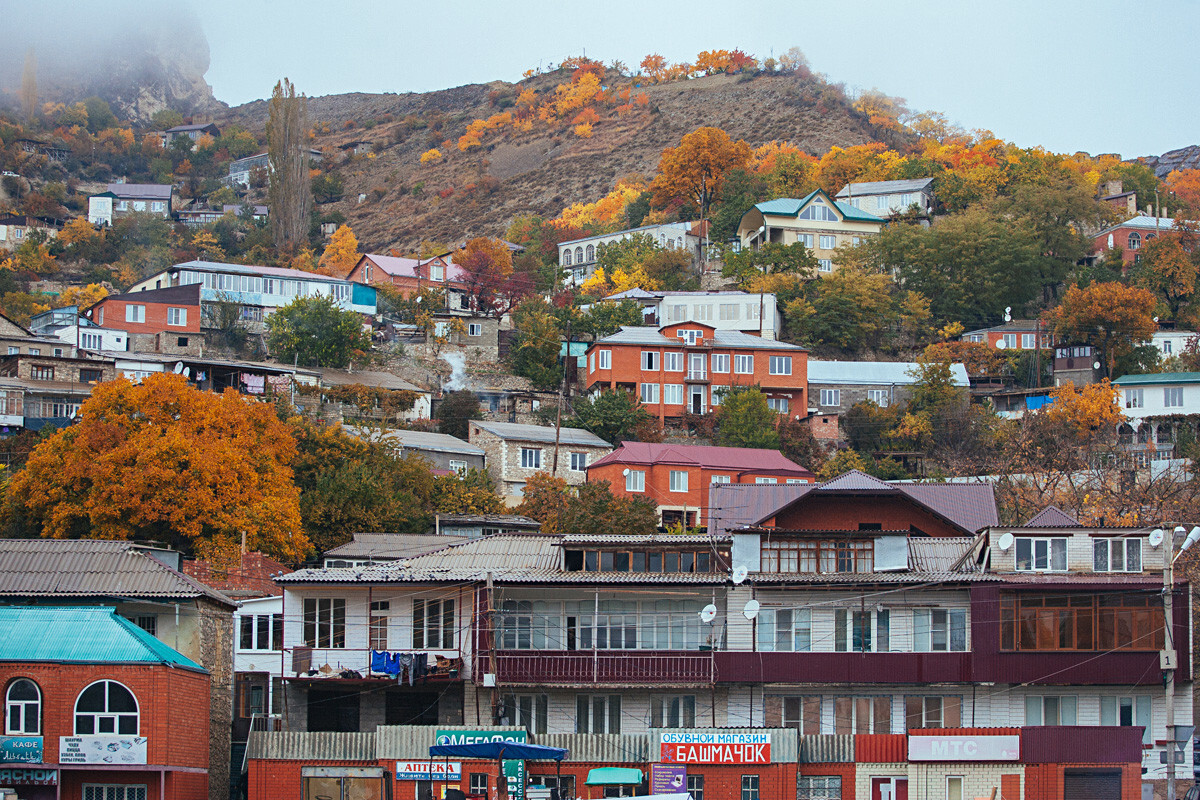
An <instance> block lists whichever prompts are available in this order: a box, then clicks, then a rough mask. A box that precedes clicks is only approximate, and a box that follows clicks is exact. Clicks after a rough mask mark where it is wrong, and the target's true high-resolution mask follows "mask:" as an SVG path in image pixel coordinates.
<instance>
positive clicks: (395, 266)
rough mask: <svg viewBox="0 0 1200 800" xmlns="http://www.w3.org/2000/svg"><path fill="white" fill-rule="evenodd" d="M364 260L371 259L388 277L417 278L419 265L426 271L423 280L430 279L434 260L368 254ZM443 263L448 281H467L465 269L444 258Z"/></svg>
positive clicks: (422, 276) (422, 275)
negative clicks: (430, 268) (430, 270)
mask: <svg viewBox="0 0 1200 800" xmlns="http://www.w3.org/2000/svg"><path fill="white" fill-rule="evenodd" d="M362 258H365V259H369V260H370V262H371V263H372V264H374V265H375V266H377V267H379V268H380V269H381V270H383V271H384V272H385V273H387V274H388V275H391V276H393V277H398V278H416V277H418V275H417V272H416V270H417V265H418V264H419V265H420V266H421V267H423V268H424V269H423V270H422V274H421V275H420V277H421V278H424V279H426V280H428V279H429V267H428V265H429V264H430V263H431V262H433V261H434V260H436V259H434V258H422V259H416V258H402V257H399V256H380V255H375V254H374V253H367V254H364V255H363V256H362ZM442 261H444V262H445V264H446V279H447V280H449V281H451V282H456V281H463V280H465V279H466V272H464V271H463V268H462V267H460V266H458V265H457V264H455V263H454V262H453V261H451V260H450V259H448V258H443V259H442Z"/></svg>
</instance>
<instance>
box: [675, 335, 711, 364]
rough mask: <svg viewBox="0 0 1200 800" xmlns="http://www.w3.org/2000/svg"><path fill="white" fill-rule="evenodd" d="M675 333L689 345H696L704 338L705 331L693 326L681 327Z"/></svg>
mask: <svg viewBox="0 0 1200 800" xmlns="http://www.w3.org/2000/svg"><path fill="white" fill-rule="evenodd" d="M675 335H676V336H678V337H679V338H680V339H683V341H684V343H685V344H687V346H688V347H695V345H696V342H698V341H700V340H701V339H703V338H704V331H701V330H695V329H693V328H681V329H680V330H677V331H676V332H675ZM701 358H703V356H701Z"/></svg>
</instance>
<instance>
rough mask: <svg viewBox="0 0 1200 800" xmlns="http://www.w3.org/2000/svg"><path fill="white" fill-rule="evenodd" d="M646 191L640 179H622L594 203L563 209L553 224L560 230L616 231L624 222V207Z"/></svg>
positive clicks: (577, 204)
mask: <svg viewBox="0 0 1200 800" xmlns="http://www.w3.org/2000/svg"><path fill="white" fill-rule="evenodd" d="M644 191H646V184H645V183H644V182H643V181H642V180H641V179H640V178H623V179H621V180H619V181H617V185H616V186H615V187H614V188H613V190H612V191H611V192H609V193H608V194H606V195H605V196H604V197H602V198H600V199H599V200H597V201H596V202H594V203H575V204H573V205H571V206H570V207H569V208H567V209H565V210H564V211H563V212H562V214H560V215H559V217H558V219H556V220H554V221H553V224H554V225H555V226H557V227H560V228H602V229H605V230H616V229H617V228H618V227H619V226H621V225H623V224H624V222H625V207H626V206H628V205H629V204H630V203H632V202H633V201H634V200H637V199H638V197H640V196H641V194H642V192H644Z"/></svg>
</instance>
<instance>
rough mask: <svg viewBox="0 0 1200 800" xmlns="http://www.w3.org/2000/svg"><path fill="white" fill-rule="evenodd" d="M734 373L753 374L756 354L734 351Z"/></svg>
mask: <svg viewBox="0 0 1200 800" xmlns="http://www.w3.org/2000/svg"><path fill="white" fill-rule="evenodd" d="M747 367H748V368H747ZM733 374H734V375H753V374H754V354H753V353H734V356H733Z"/></svg>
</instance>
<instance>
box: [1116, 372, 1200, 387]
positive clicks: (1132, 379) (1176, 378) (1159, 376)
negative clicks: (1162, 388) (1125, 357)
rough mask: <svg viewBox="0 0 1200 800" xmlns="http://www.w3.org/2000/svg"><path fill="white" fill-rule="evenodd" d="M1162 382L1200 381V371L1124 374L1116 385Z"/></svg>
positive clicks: (1117, 380)
mask: <svg viewBox="0 0 1200 800" xmlns="http://www.w3.org/2000/svg"><path fill="white" fill-rule="evenodd" d="M1162 383H1200V372H1155V373H1153V374H1150V375H1122V376H1121V377H1119V378H1117V379H1116V380H1115V381H1113V384H1114V385H1116V386H1145V385H1147V384H1162Z"/></svg>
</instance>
